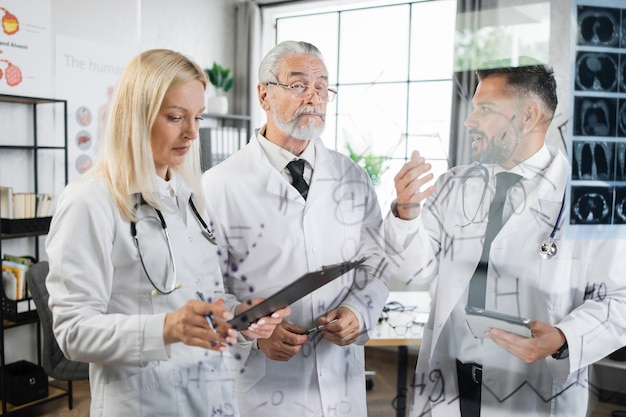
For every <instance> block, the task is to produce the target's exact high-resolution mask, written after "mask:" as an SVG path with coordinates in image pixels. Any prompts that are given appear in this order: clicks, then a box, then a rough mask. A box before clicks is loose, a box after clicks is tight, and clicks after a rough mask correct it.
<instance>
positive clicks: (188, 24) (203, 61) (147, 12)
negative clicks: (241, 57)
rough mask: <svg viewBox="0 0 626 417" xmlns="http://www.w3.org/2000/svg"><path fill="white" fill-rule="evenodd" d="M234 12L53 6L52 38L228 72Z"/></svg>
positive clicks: (207, 1)
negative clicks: (170, 56)
mask: <svg viewBox="0 0 626 417" xmlns="http://www.w3.org/2000/svg"><path fill="white" fill-rule="evenodd" d="M235 6H236V4H235V2H233V1H232V0H177V1H171V0H109V1H106V2H103V1H100V0H81V1H80V2H77V1H75V0H54V2H53V6H52V32H53V35H57V34H60V35H66V36H72V37H77V38H81V39H88V40H91V41H94V42H99V43H108V44H111V46H114V47H117V48H128V49H130V50H131V51H133V52H136V53H139V52H140V51H143V50H145V49H151V48H169V49H174V50H177V51H179V52H181V53H184V54H186V55H189V56H191V57H192V58H194V59H195V60H196V61H197V62H198V63H199V64H200V65H201V66H203V67H205V66H210V65H212V63H213V61H217V62H219V63H220V64H222V65H225V66H228V67H234V64H235V62H234V61H235V39H234V34H235V29H234V28H235ZM136 53H133V55H135V54H136Z"/></svg>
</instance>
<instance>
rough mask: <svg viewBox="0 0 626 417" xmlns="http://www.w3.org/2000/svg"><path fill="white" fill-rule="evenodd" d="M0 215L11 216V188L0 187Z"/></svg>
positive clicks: (6, 217)
mask: <svg viewBox="0 0 626 417" xmlns="http://www.w3.org/2000/svg"><path fill="white" fill-rule="evenodd" d="M0 217H2V218H5V219H12V218H13V188H11V187H0Z"/></svg>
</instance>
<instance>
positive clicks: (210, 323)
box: [196, 291, 229, 346]
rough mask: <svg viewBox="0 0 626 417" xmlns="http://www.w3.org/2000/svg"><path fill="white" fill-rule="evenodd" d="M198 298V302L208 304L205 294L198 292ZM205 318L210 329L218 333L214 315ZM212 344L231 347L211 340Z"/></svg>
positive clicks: (210, 314)
mask: <svg viewBox="0 0 626 417" xmlns="http://www.w3.org/2000/svg"><path fill="white" fill-rule="evenodd" d="M196 298H197V299H198V301H204V302H205V303H206V302H207V300H206V298H205V297H204V294H202V293H201V292H200V291H197V292H196ZM205 317H206V321H207V323H209V328H210V329H211V331H212V332H213V333H217V331H216V330H215V324H213V313H209V314H207V315H206V316H205ZM211 344H213V345H217V344H220V345H222V346H229V344H227V343H223V342H218V341H217V340H211Z"/></svg>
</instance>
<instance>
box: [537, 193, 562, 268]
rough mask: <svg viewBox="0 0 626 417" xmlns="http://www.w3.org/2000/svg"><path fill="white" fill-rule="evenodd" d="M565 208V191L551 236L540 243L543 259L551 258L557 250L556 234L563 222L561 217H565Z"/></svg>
mask: <svg viewBox="0 0 626 417" xmlns="http://www.w3.org/2000/svg"><path fill="white" fill-rule="evenodd" d="M564 209H565V193H563V202H562V203H561V209H560V210H559V216H558V217H557V218H556V222H554V227H552V232H551V233H550V236H548V238H547V239H546V240H544V241H543V242H541V243H540V244H539V255H541V257H542V258H543V259H550V258H552V257H553V256H554V255H556V252H557V246H556V242H555V241H554V236H555V235H556V232H557V230H559V223H561V218H562V217H563V210H564Z"/></svg>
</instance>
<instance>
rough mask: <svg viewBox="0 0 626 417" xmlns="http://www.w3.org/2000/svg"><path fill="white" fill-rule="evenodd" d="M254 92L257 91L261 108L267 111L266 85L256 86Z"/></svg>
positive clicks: (268, 104)
mask: <svg viewBox="0 0 626 417" xmlns="http://www.w3.org/2000/svg"><path fill="white" fill-rule="evenodd" d="M256 90H257V94H258V96H259V104H260V105H261V108H262V109H263V110H265V111H269V109H270V103H269V100H268V97H267V96H268V92H267V85H266V84H258V85H257V86H256Z"/></svg>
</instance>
